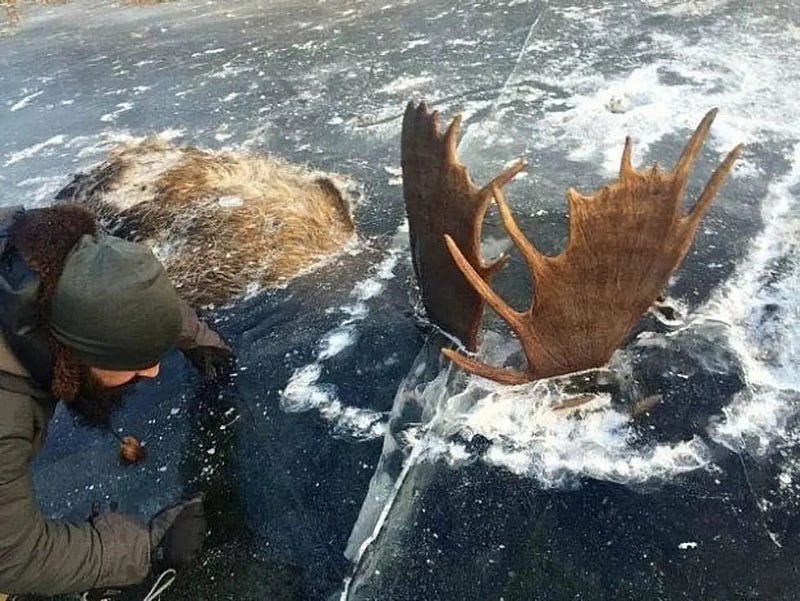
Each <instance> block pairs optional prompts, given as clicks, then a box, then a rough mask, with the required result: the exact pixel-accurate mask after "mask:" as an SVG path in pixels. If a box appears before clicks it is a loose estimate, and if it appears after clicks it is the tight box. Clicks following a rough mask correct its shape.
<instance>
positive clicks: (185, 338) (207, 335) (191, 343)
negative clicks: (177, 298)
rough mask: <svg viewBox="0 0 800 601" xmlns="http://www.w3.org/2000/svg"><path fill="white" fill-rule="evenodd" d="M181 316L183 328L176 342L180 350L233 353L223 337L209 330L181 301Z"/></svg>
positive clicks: (187, 305)
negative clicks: (212, 350)
mask: <svg viewBox="0 0 800 601" xmlns="http://www.w3.org/2000/svg"><path fill="white" fill-rule="evenodd" d="M181 316H182V318H183V327H182V328H181V333H180V334H179V335H178V340H177V341H176V342H175V346H176V347H177V348H178V349H180V350H182V351H191V350H194V349H198V348H214V349H220V350H221V351H224V352H226V353H230V352H231V348H230V347H229V346H228V344H227V343H226V342H225V341H224V340H223V339H222V337H221V336H220V335H219V334H217V333H216V332H215V331H214V330H212V329H211V328H209V327H208V325H206V323H205V322H204V321H202V320H201V319H200V318H199V317H198V316H197V313H195V310H194V309H192V308H191V307H190V306H189V304H188V303H186V302H185V301H181Z"/></svg>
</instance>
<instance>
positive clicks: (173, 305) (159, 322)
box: [50, 235, 181, 371]
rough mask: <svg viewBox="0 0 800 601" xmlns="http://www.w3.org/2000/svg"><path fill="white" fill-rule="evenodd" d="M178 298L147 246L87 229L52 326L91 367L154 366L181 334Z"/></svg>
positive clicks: (69, 263) (58, 296) (73, 254)
mask: <svg viewBox="0 0 800 601" xmlns="http://www.w3.org/2000/svg"><path fill="white" fill-rule="evenodd" d="M179 302H180V301H179V299H178V295H177V293H176V292H175V288H174V287H173V286H172V283H171V282H170V281H169V279H168V278H167V274H166V273H165V272H164V268H163V267H162V266H161V263H159V261H158V259H156V258H155V257H154V256H153V253H152V252H150V250H148V249H147V248H146V247H144V246H142V245H141V244H135V243H133V242H127V241H125V240H122V239H120V238H115V237H112V236H105V235H101V236H89V235H86V236H83V237H82V238H81V239H80V241H78V243H77V244H76V245H75V247H74V248H73V249H72V251H70V254H69V255H68V256H67V259H66V261H65V263H64V269H63V272H62V273H61V277H60V278H59V280H58V285H57V286H56V291H55V294H54V296H53V301H52V305H51V312H50V326H51V330H52V333H53V336H54V337H55V338H56V340H58V341H59V342H61V343H63V344H64V345H66V346H67V347H69V348H70V349H72V351H73V352H74V353H75V355H76V356H77V357H78V359H79V360H80V361H81V362H82V363H84V364H85V365H88V366H91V367H99V368H101V369H111V370H120V371H128V370H130V371H135V370H139V369H147V368H148V367H152V366H153V365H155V364H156V363H158V362H159V361H160V360H161V358H162V357H163V356H164V354H166V352H167V351H168V350H169V349H170V347H171V346H172V345H173V344H174V342H175V340H176V339H177V337H178V334H179V333H180V330H181V309H180V304H179Z"/></svg>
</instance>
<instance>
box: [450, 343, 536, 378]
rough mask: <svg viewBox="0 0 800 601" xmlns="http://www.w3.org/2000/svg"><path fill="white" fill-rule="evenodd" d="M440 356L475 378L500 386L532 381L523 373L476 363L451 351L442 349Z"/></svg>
mask: <svg viewBox="0 0 800 601" xmlns="http://www.w3.org/2000/svg"><path fill="white" fill-rule="evenodd" d="M442 354H443V355H444V356H445V357H447V358H448V359H450V361H452V362H453V363H455V364H456V365H458V366H459V367H460V368H461V369H463V370H465V371H468V372H470V373H472V374H475V375H476V376H480V377H481V378H487V379H489V380H494V381H495V382H499V383H500V384H507V385H510V386H515V385H517V384H525V383H526V382H530V381H532V380H533V379H534V378H533V376H531V375H530V374H527V373H525V372H522V371H514V370H510V369H503V368H500V367H494V366H492V365H489V364H487V363H483V362H482V361H477V360H475V359H473V358H471V357H467V356H466V355H462V354H461V353H459V352H458V351H454V350H452V349H447V348H445V349H442Z"/></svg>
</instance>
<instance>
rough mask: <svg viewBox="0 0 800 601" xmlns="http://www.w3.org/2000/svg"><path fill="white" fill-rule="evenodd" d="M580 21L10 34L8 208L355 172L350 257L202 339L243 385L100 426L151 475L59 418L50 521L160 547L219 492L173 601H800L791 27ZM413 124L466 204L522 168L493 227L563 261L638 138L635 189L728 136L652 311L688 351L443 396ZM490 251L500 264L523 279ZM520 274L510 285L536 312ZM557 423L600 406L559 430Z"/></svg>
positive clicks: (205, 19) (142, 397) (262, 24)
mask: <svg viewBox="0 0 800 601" xmlns="http://www.w3.org/2000/svg"><path fill="white" fill-rule="evenodd" d="M586 4H587V3H583V2H568V1H566V0H550V1H545V0H531V1H526V0H503V1H500V2H497V1H488V0H487V1H480V0H461V1H457V2H452V1H450V0H429V1H427V2H420V1H416V0H405V1H392V0H385V1H384V2H367V1H355V0H330V1H319V2H311V1H306V0H302V1H289V0H287V1H279V0H276V1H268V0H262V1H258V0H231V1H228V2H213V1H207V2H200V1H196V0H175V1H174V2H168V3H165V4H161V5H157V6H153V7H133V6H122V5H117V4H116V3H113V4H109V3H105V2H100V1H99V0H81V1H80V2H72V3H68V4H65V5H58V6H39V5H33V4H26V3H23V4H22V5H21V13H22V22H21V24H20V25H19V26H18V27H16V28H14V29H6V30H4V32H3V34H2V36H0V134H2V135H0V183H2V190H3V195H2V197H1V198H0V204H2V205H12V204H25V205H27V206H42V205H45V204H48V203H50V202H52V198H53V196H54V195H55V193H56V192H57V191H58V190H59V189H60V188H61V187H62V186H63V185H65V184H66V183H67V182H68V181H69V179H70V176H71V174H73V173H76V172H78V171H81V170H85V169H87V168H89V167H90V166H92V165H93V164H96V163H98V162H99V161H101V160H103V159H104V158H105V156H106V153H107V151H108V150H109V149H110V148H112V147H113V146H114V145H115V144H117V143H119V142H123V141H126V140H130V139H132V138H139V137H143V136H147V135H151V134H161V135H163V136H165V137H168V138H171V139H173V140H175V141H176V142H178V143H181V144H193V145H199V146H203V147H207V148H213V149H222V148H230V149H238V150H242V149H244V150H252V151H262V152H270V153H275V154H277V155H280V156H282V157H284V158H285V159H288V160H290V161H293V162H298V163H307V164H309V165H311V166H313V167H315V168H318V169H322V170H327V171H337V172H341V173H345V174H347V175H349V176H351V177H353V178H355V179H356V180H357V181H358V182H359V183H360V185H361V190H362V197H363V198H362V200H361V202H360V204H359V205H358V206H357V207H356V222H357V225H358V228H359V232H360V236H359V241H358V243H357V244H355V245H353V247H352V248H351V250H350V252H348V253H346V254H344V255H343V256H341V257H339V258H337V259H336V260H334V261H332V262H330V263H328V264H327V265H325V266H324V267H323V268H321V269H319V270H317V271H314V272H313V273H310V274H308V275H306V276H303V277H301V278H300V279H298V280H296V281H295V282H293V283H292V284H291V285H289V286H288V287H287V288H285V289H283V290H279V291H268V292H262V293H260V294H253V295H252V296H251V297H249V298H247V299H245V300H243V301H241V302H238V303H236V305H235V306H233V307H229V308H225V309H221V310H219V311H216V312H214V313H213V314H211V318H212V319H214V320H215V321H216V323H217V327H218V328H219V329H220V330H221V331H222V332H223V333H224V334H225V335H226V336H228V337H229V338H230V339H231V341H232V342H233V344H234V346H235V348H236V350H237V355H238V359H239V361H238V371H237V372H236V373H235V376H234V377H233V378H232V379H231V382H230V383H229V384H227V385H226V386H224V387H222V388H219V389H217V388H214V387H209V386H204V385H202V383H201V382H200V381H199V379H198V378H197V376H196V375H195V373H194V372H193V371H192V368H191V367H190V366H188V365H187V364H185V363H184V362H183V360H182V359H181V358H180V357H179V356H178V355H177V354H175V355H173V356H170V357H169V358H168V360H167V361H166V362H165V364H164V366H163V369H162V375H161V377H160V378H159V380H158V381H157V382H154V383H152V384H147V385H142V386H141V388H140V389H139V390H138V391H137V394H136V395H135V396H134V397H133V398H132V399H131V400H130V401H129V403H128V406H127V408H126V409H125V410H124V411H123V412H122V413H121V414H120V415H119V416H117V417H116V418H115V420H114V426H115V428H118V429H120V431H123V432H126V433H130V434H134V435H137V436H139V437H141V438H142V439H144V440H146V441H147V443H148V447H149V458H148V461H147V463H146V464H145V465H143V466H139V467H134V468H122V467H121V466H119V465H118V463H117V460H116V457H115V441H114V439H113V438H112V436H111V435H110V434H102V433H97V432H92V431H88V430H86V429H84V428H82V427H81V426H79V425H77V424H75V423H74V422H73V420H72V418H71V417H70V416H68V415H67V414H66V413H64V412H59V414H58V416H57V419H56V420H55V422H54V424H53V428H52V431H51V434H50V436H49V441H48V446H47V447H46V449H45V451H44V452H42V453H41V455H40V457H38V458H37V461H36V474H35V475H36V486H37V490H38V493H39V500H40V502H41V504H42V507H43V509H44V510H45V511H46V512H47V513H48V514H49V515H52V516H62V517H71V518H78V519H83V518H84V517H85V516H86V515H87V514H88V512H89V509H90V506H91V503H92V502H93V501H94V500H111V499H113V500H117V501H119V503H120V505H121V508H122V509H124V510H126V511H130V512H133V513H137V514H139V515H141V516H142V517H144V518H147V517H149V516H150V515H152V514H153V513H154V512H156V511H157V510H158V508H160V507H161V506H163V505H165V504H167V503H171V502H173V501H176V500H178V499H180V498H181V497H183V496H184V495H186V494H189V493H192V492H195V491H199V490H204V491H206V492H207V498H208V503H209V506H210V508H211V516H210V525H211V538H210V544H209V549H208V551H207V553H206V554H205V556H204V558H203V562H202V565H201V566H198V568H197V569H196V570H194V571H193V572H192V573H190V574H182V575H180V576H179V579H178V581H177V583H176V585H175V587H174V588H173V589H171V590H170V591H169V593H168V594H167V595H165V597H164V598H165V599H174V600H178V599H186V600H189V599H191V600H197V599H237V600H247V599H252V600H265V599H298V600H299V599H352V600H361V599H364V600H366V599H376V600H377V599H381V600H384V599H392V600H410V599H425V600H439V599H442V600H445V599H446V600H450V599H452V600H462V599H463V600H467V599H475V600H487V599H505V600H509V599H532V598H535V599H537V600H542V601H544V600H557V601H561V600H568V599H570V600H571V599H589V600H595V599H603V600H605V599H608V600H618V599H642V600H648V601H653V600H656V599H658V600H662V599H663V600H670V601H671V600H678V599H680V600H684V599H726V600H727V599H731V600H732V599H742V600H744V599H747V600H751V599H768V600H770V601H780V600H787V601H788V600H794V599H797V598H798V597H800V568H798V561H797V558H798V557H800V496H798V492H800V461H799V460H798V459H799V458H800V457H799V456H798V443H799V442H800V429H798V415H799V414H800V367H799V363H800V361H798V360H799V359H800V319H799V318H800V301H798V298H800V257H799V256H798V244H800V119H798V111H797V101H796V99H797V98H798V97H800V51H799V49H800V4H798V2H797V1H796V0H776V1H773V2H769V3H754V2H748V1H744V0H694V1H691V0H616V1H605V2H602V1H601V2H593V3H590V4H591V6H587V5H586ZM1 23H2V22H1V21H0V24H1ZM412 98H413V99H425V100H427V101H428V102H429V104H432V105H433V106H434V107H435V108H438V109H439V110H440V111H442V112H443V114H444V116H445V118H447V119H449V118H451V117H452V116H454V115H455V114H456V113H459V112H461V113H463V114H464V116H465V122H464V129H463V131H464V135H463V139H462V142H461V145H460V147H459V152H460V154H461V159H462V161H463V162H465V163H466V164H467V165H468V167H469V168H470V172H471V174H472V175H473V178H474V179H475V180H476V181H478V182H481V183H483V182H485V181H487V180H488V179H489V178H490V177H491V176H492V175H493V174H495V173H497V172H499V170H500V169H501V168H502V167H503V166H505V165H507V164H508V163H510V162H511V161H512V160H514V159H516V158H518V157H520V156H524V157H526V158H528V160H529V162H530V167H529V169H528V171H527V172H526V174H525V175H524V176H522V177H520V178H518V181H516V182H515V183H514V184H512V185H511V186H510V187H509V193H508V195H509V199H510V201H511V203H512V206H513V208H514V211H515V215H516V216H517V218H518V220H519V222H520V225H521V227H522V229H523V230H524V231H525V232H526V233H528V235H529V236H530V237H531V239H533V240H535V241H536V243H537V245H538V246H539V247H540V248H541V249H542V250H544V251H546V252H551V253H555V252H558V251H559V250H560V249H561V247H562V245H563V243H564V239H565V235H566V223H567V221H566V217H567V216H566V201H565V198H564V191H565V190H566V188H567V187H568V186H570V185H573V186H575V187H577V188H578V189H579V190H581V191H584V192H590V191H592V190H594V189H595V188H597V187H599V186H601V185H603V184H604V183H606V182H608V181H610V180H611V179H613V177H614V176H615V172H616V169H617V165H618V161H619V157H620V155H621V152H622V146H623V142H624V138H625V136H626V135H631V136H632V137H633V139H634V162H635V163H636V164H637V165H638V166H644V165H649V164H652V163H653V162H654V161H659V162H660V164H662V165H663V166H666V167H671V166H672V164H673V163H674V161H675V160H676V159H677V156H678V155H679V152H680V149H681V148H682V147H683V145H684V143H685V141H686V140H687V139H688V136H689V135H690V133H691V131H692V130H693V129H694V127H695V126H696V124H697V123H698V122H699V121H700V119H701V118H702V116H703V115H704V114H705V112H706V111H707V110H708V109H710V108H712V107H719V109H720V113H719V116H718V118H717V121H716V122H715V124H714V127H713V128H712V132H711V136H710V138H709V140H708V141H707V143H706V149H705V151H704V153H703V158H702V160H701V161H700V163H699V165H698V167H697V169H696V172H695V174H694V176H693V178H692V183H691V185H690V187H689V191H688V198H689V199H691V200H693V199H694V198H696V196H697V194H698V193H699V191H700V190H701V189H702V186H703V184H704V183H705V181H706V180H707V179H708V177H709V175H710V173H711V171H712V170H713V168H714V167H715V166H716V164H718V163H719V161H720V160H721V159H722V157H723V156H724V154H725V153H726V152H727V151H728V150H729V149H731V148H732V147H733V146H734V145H735V144H737V143H739V142H744V143H745V145H746V147H745V153H744V155H743V157H742V159H741V160H740V162H739V164H738V166H737V167H736V168H735V170H734V172H733V173H732V175H731V177H730V178H729V180H728V182H727V184H726V186H725V188H724V189H723V190H722V192H721V194H720V195H719V197H718V199H717V200H716V201H715V203H714V205H713V206H712V209H711V211H710V213H709V214H708V216H707V217H706V218H705V220H704V222H703V226H701V230H700V232H699V233H698V236H697V238H696V239H695V243H694V245H693V247H692V251H691V252H690V254H689V255H688V257H687V259H686V261H685V263H684V265H683V267H682V268H681V269H680V270H679V271H678V273H677V274H676V277H675V278H674V281H673V282H672V283H671V285H670V287H669V289H668V290H667V293H668V296H669V303H670V305H671V306H672V307H673V308H674V309H675V311H674V315H671V317H672V318H673V319H664V318H663V317H661V318H658V317H657V316H655V315H648V316H647V317H645V319H644V320H643V321H642V324H641V325H640V327H639V328H638V330H637V333H638V335H637V336H635V337H632V339H631V341H630V342H629V343H628V345H627V346H626V347H625V348H624V349H623V350H621V351H620V352H618V353H617V354H616V355H615V357H614V358H613V360H612V362H611V364H610V365H609V366H608V368H607V369H603V370H596V371H593V372H589V373H586V374H581V375H577V376H574V377H571V378H564V379H561V380H557V381H545V382H539V383H535V384H531V385H527V386H522V387H513V388H512V387H500V386H495V385H491V384H489V383H487V382H485V381H481V380H478V379H473V378H467V377H465V376H464V375H463V374H459V373H457V372H456V371H454V370H452V368H449V367H448V366H447V365H444V364H441V363H440V362H439V359H438V354H437V351H436V343H435V342H436V341H435V340H434V338H433V337H435V334H434V333H433V332H432V330H431V329H430V328H429V327H427V326H425V324H424V323H421V322H420V320H419V317H418V315H417V314H416V312H415V307H416V304H417V303H416V292H415V290H414V284H413V274H412V270H411V264H410V260H409V253H408V240H407V231H406V228H405V224H404V207H403V201H402V188H401V181H400V142H399V134H400V125H401V118H402V113H403V109H404V108H405V104H406V102H407V101H408V100H410V99H412ZM691 200H690V201H691ZM498 221H499V220H498V219H497V216H496V215H494V214H492V215H490V217H489V219H488V223H487V225H486V227H485V230H484V241H485V242H486V246H487V249H488V250H489V252H498V251H500V250H503V249H506V248H507V247H508V246H509V243H508V241H507V238H506V237H505V235H504V233H503V231H502V228H500V227H499V225H498ZM512 256H515V257H517V256H516V255H514V253H512ZM518 259H519V258H518V257H517V260H514V261H512V264H511V265H510V267H509V268H508V269H507V270H506V271H505V272H504V273H503V274H502V275H501V276H500V277H499V279H498V282H497V284H498V288H499V289H500V290H501V291H502V293H503V294H504V295H505V296H506V297H507V298H509V299H511V300H512V302H513V303H514V304H515V305H516V306H518V307H522V306H524V305H525V303H526V302H527V301H528V299H529V298H530V285H529V282H528V280H527V276H526V275H525V271H524V268H523V266H522V262H521V261H519V260H518ZM486 328H487V330H488V332H487V334H486V336H484V341H485V342H484V349H483V353H484V354H486V355H487V356H492V357H495V358H505V357H509V356H512V355H513V356H512V361H513V359H514V357H515V356H516V355H517V347H516V346H515V343H514V341H513V339H511V338H510V336H509V335H508V334H507V332H505V330H504V329H503V328H502V327H501V325H500V324H499V323H498V321H497V319H496V318H495V316H494V315H493V314H490V315H488V316H487V319H486ZM571 391H572V392H571ZM574 391H578V392H582V393H588V394H592V395H594V397H595V398H594V400H593V401H592V402H591V403H590V404H589V405H587V406H586V407H585V408H584V410H583V411H582V412H580V413H577V414H565V413H563V412H557V411H553V409H552V407H553V406H554V405H558V404H559V403H560V402H562V401H563V400H564V399H565V398H567V397H568V396H570V395H571V394H574ZM653 395H661V397H662V398H661V403H660V404H659V405H657V406H656V407H655V408H654V409H653V410H652V412H651V415H650V417H648V418H644V419H636V418H634V417H632V416H631V411H630V408H631V405H632V404H633V403H634V402H635V401H637V400H639V399H641V398H647V397H651V396H653ZM140 597H141V595H139V598H140ZM135 598H137V596H136V594H134V593H131V595H130V599H135Z"/></svg>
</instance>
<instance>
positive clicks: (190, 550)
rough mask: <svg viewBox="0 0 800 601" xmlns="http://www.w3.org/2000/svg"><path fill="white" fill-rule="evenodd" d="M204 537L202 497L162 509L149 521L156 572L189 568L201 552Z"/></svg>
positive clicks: (204, 523) (204, 519) (204, 518)
mask: <svg viewBox="0 0 800 601" xmlns="http://www.w3.org/2000/svg"><path fill="white" fill-rule="evenodd" d="M205 538H206V512H205V509H204V508H203V499H202V497H195V498H194V499H192V500H190V501H187V502H185V503H181V504H179V505H176V506H174V507H170V508H168V509H165V510H163V511H162V512H161V513H159V514H158V515H156V516H155V517H154V518H153V519H152V521H151V522H150V546H151V548H152V549H153V556H152V562H153V566H154V567H155V568H156V569H157V570H159V571H161V570H166V569H168V568H174V569H176V570H180V569H183V568H186V567H188V566H190V565H191V564H192V563H194V562H195V561H196V560H197V558H198V557H199V556H200V553H201V552H202V551H203V543H204V542H205Z"/></svg>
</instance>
